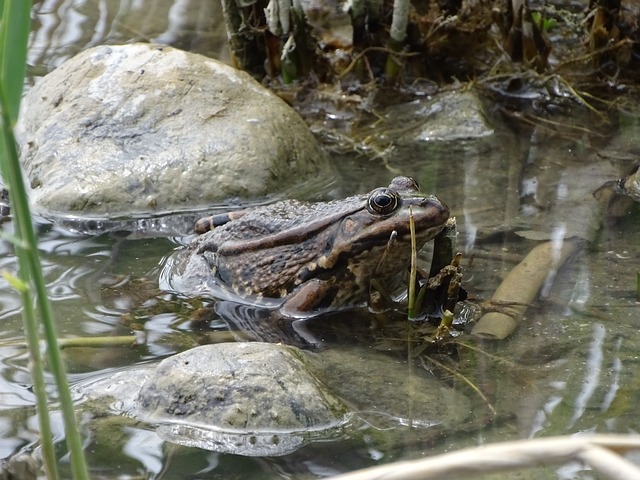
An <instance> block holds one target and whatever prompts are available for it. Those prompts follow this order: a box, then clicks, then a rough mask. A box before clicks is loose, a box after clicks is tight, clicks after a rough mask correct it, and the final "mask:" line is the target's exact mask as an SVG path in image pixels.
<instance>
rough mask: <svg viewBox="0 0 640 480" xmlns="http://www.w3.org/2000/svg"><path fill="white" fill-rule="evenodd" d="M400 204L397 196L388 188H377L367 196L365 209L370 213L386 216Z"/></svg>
mask: <svg viewBox="0 0 640 480" xmlns="http://www.w3.org/2000/svg"><path fill="white" fill-rule="evenodd" d="M399 204H400V198H399V197H398V194H397V193H396V192H394V191H393V190H391V189H389V188H378V189H377V190H374V191H373V192H371V195H369V202H368V204H367V208H368V209H369V211H370V212H371V213H377V214H378V215H387V214H389V213H391V212H393V211H394V210H395V209H396V208H398V205H399Z"/></svg>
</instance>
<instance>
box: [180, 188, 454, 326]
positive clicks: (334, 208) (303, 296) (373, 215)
mask: <svg viewBox="0 0 640 480" xmlns="http://www.w3.org/2000/svg"><path fill="white" fill-rule="evenodd" d="M410 216H412V217H413V223H414V229H415V238H416V244H417V248H418V250H419V249H420V248H421V247H422V246H423V245H425V244H426V243H427V242H428V241H429V240H431V239H433V238H434V237H435V236H436V235H437V234H438V233H439V232H440V231H441V230H442V229H443V227H444V225H445V223H446V221H447V220H448V218H449V208H448V207H447V206H446V205H445V204H444V203H443V202H442V201H440V200H439V199H438V197H436V196H435V195H432V194H425V193H422V192H421V191H420V187H419V185H418V183H417V182H416V180H414V179H413V178H411V177H406V176H397V177H395V178H394V179H393V180H392V181H391V182H390V184H389V186H387V187H379V188H375V189H374V190H372V191H370V192H369V193H366V194H358V195H354V196H350V197H347V198H344V199H340V200H331V201H326V202H304V201H299V200H282V201H279V202H276V203H273V204H271V205H264V206H259V207H256V208H253V209H245V210H239V211H235V212H231V213H229V214H218V215H214V216H211V217H205V218H203V219H200V220H199V221H198V222H197V223H196V228H195V229H196V231H197V232H199V233H200V235H199V236H198V237H196V238H195V239H194V240H193V242H192V243H191V244H190V245H189V246H188V248H187V255H188V258H187V260H186V263H185V264H184V265H183V272H182V273H181V275H182V276H183V277H190V279H191V280H193V279H196V280H198V281H199V283H200V284H201V285H204V288H205V289H206V288H207V285H208V286H211V285H215V286H216V287H217V288H219V287H221V288H222V289H223V290H224V291H225V292H227V293H231V294H232V296H233V297H235V298H239V299H242V300H244V301H245V302H246V303H251V304H255V305H266V304H268V305H270V306H274V307H277V308H279V310H280V313H281V314H283V315H284V316H288V317H294V318H304V317H309V316H313V315H316V314H318V313H320V312H325V311H332V310H342V309H348V308H353V307H357V306H365V305H367V304H369V303H371V302H372V298H373V297H374V296H375V297H377V298H379V295H376V293H379V292H382V291H384V292H394V291H396V290H398V289H400V288H401V287H403V286H404V285H406V283H407V278H408V270H409V265H410V259H411V234H410V220H409V218H410ZM207 230H208V231H207Z"/></svg>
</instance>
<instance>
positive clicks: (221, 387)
mask: <svg viewBox="0 0 640 480" xmlns="http://www.w3.org/2000/svg"><path fill="white" fill-rule="evenodd" d="M137 404H138V407H139V411H138V414H140V415H141V416H142V418H144V419H145V420H147V421H151V422H154V423H160V426H159V428H158V434H159V435H160V436H161V437H163V438H165V439H166V440H169V441H171V442H173V443H178V444H181V445H187V446H192V447H194V446H195V447H198V448H204V449H209V450H216V451H222V452H228V453H234V454H240V455H251V456H265V455H268V456H273V455H284V454H287V453H290V452H292V451H294V450H296V449H297V448H299V447H300V446H302V445H304V444H305V443H307V442H308V441H310V440H312V439H313V440H318V439H322V438H326V437H329V436H330V434H329V433H327V432H331V431H332V430H339V428H340V427H342V426H343V425H344V424H345V423H346V422H347V421H348V419H349V417H350V415H349V411H348V409H347V407H346V406H345V405H344V404H343V403H342V402H341V401H340V400H339V399H338V398H337V397H335V396H334V395H333V394H332V393H331V392H330V391H329V390H328V389H327V388H326V387H325V386H324V385H323V384H322V383H321V382H320V381H319V380H317V379H316V378H315V377H314V376H313V375H312V374H311V373H310V372H309V368H308V366H307V361H305V353H304V352H303V351H301V350H298V349H296V348H293V347H287V346H283V345H274V344H269V343H259V342H255V343H222V344H216V345H206V346H202V347H196V348H193V349H191V350H187V351H185V352H182V353H180V354H178V355H174V356H172V357H169V358H167V359H165V360H163V361H162V362H161V363H160V364H159V365H158V366H157V368H156V369H155V370H154V372H153V373H152V375H151V376H150V377H149V378H148V379H147V381H146V382H145V383H144V385H143V386H142V388H141V389H140V392H139V394H138V397H137Z"/></svg>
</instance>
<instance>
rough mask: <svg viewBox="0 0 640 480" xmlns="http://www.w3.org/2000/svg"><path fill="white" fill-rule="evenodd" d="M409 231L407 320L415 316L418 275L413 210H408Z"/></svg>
mask: <svg viewBox="0 0 640 480" xmlns="http://www.w3.org/2000/svg"><path fill="white" fill-rule="evenodd" d="M409 232H410V233H411V270H410V273H409V291H408V293H407V311H408V317H409V320H413V319H414V318H416V315H417V313H418V312H417V311H416V306H418V307H419V306H420V304H418V303H416V282H417V279H418V278H417V277H418V245H417V241H416V224H415V222H414V221H413V212H412V211H411V210H409Z"/></svg>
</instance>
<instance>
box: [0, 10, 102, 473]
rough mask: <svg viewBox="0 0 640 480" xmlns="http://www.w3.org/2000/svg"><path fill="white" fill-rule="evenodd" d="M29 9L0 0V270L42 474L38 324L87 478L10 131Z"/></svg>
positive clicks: (74, 454)
mask: <svg viewBox="0 0 640 480" xmlns="http://www.w3.org/2000/svg"><path fill="white" fill-rule="evenodd" d="M30 11H31V2H30V1H26V0H0V167H1V172H2V176H3V178H4V181H5V182H6V183H7V187H8V189H9V198H10V200H11V205H12V209H13V231H14V233H13V235H12V236H10V235H8V234H4V235H3V236H4V238H5V239H6V240H9V241H10V242H11V243H12V244H13V246H14V248H15V252H16V256H17V258H18V265H19V267H18V273H17V277H16V276H13V275H12V274H10V273H8V272H3V275H4V276H5V278H7V280H8V281H9V282H10V283H11V285H13V286H14V287H15V288H16V289H17V290H18V291H19V292H20V295H21V297H22V306H23V308H22V316H23V320H24V329H25V332H26V337H27V344H28V346H29V359H30V362H29V365H30V368H31V375H32V379H33V383H34V391H35V394H36V400H37V409H38V419H39V422H40V437H41V443H42V451H43V458H44V462H45V469H46V473H47V477H48V478H50V479H57V478H58V477H59V476H58V472H57V466H56V459H55V452H54V446H53V439H52V435H51V428H50V420H49V412H48V402H47V395H46V391H45V381H44V367H43V362H42V354H41V352H40V333H39V332H40V325H41V326H42V330H43V333H44V338H45V343H46V347H47V356H48V361H49V365H50V367H51V371H52V373H53V375H54V378H55V381H56V385H57V387H58V393H59V401H60V404H61V408H62V415H63V419H64V424H65V432H66V441H67V446H68V448H69V451H70V452H71V468H72V472H73V477H74V478H75V479H88V478H89V475H88V472H87V466H86V461H85V458H84V452H83V450H82V439H81V437H80V434H79V433H78V429H77V423H76V419H75V413H74V410H73V403H72V401H71V394H70V391H69V384H68V382H67V377H66V373H65V368H64V364H63V362H62V359H61V356H60V349H59V348H58V341H57V336H56V331H55V325H54V322H53V315H52V311H51V306H50V303H49V299H48V296H47V289H46V285H45V281H44V276H43V273H42V268H41V264H40V257H39V255H38V249H37V240H36V236H35V232H34V228H33V225H32V223H31V212H30V210H29V203H28V199H27V194H26V190H25V186H24V181H23V178H22V172H21V170H20V163H19V158H18V152H17V148H16V142H15V138H14V134H13V128H14V126H15V123H16V121H17V119H18V113H19V107H20V99H21V96H22V88H23V84H24V74H25V68H26V58H27V40H28V36H29V27H30ZM38 320H40V323H39V322H38Z"/></svg>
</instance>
